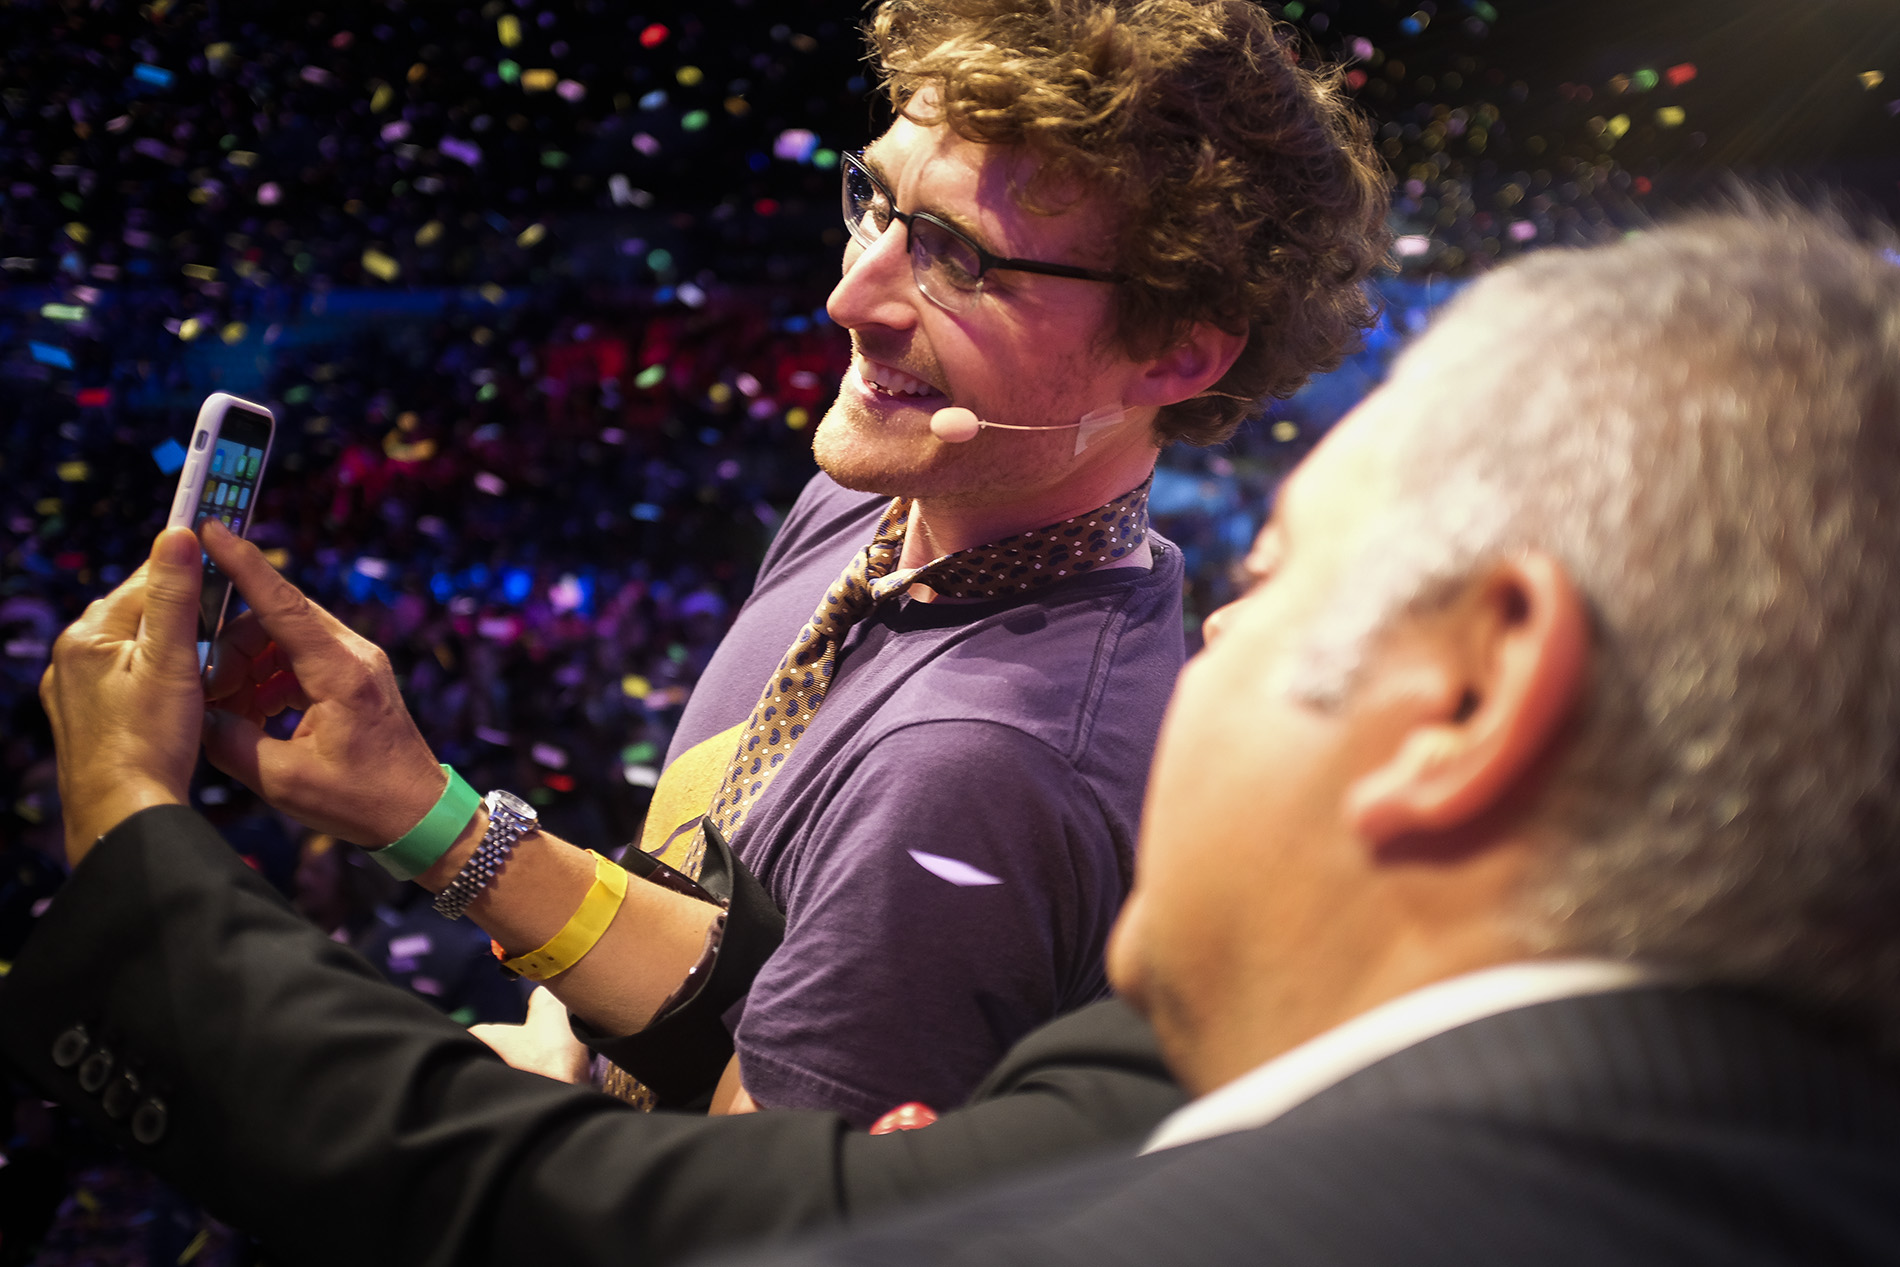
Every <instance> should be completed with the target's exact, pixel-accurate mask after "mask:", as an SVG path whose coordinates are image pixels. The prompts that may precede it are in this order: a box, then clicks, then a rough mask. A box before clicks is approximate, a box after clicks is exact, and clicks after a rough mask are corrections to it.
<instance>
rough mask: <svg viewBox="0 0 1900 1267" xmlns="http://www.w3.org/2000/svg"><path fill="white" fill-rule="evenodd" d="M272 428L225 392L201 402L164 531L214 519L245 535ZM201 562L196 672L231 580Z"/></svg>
mask: <svg viewBox="0 0 1900 1267" xmlns="http://www.w3.org/2000/svg"><path fill="white" fill-rule="evenodd" d="M276 429H277V423H276V420H275V419H274V418H272V417H271V412H270V410H268V409H266V408H264V406H262V405H258V404H253V403H252V402H250V401H248V400H240V399H239V398H237V397H236V396H232V395H229V394H227V393H225V392H213V393H212V394H211V395H210V396H208V397H206V398H205V403H204V405H203V406H202V407H200V408H199V410H198V422H197V425H196V426H194V427H193V428H192V432H191V441H190V443H189V444H188V445H187V446H186V457H185V468H184V470H182V471H180V472H179V475H178V491H177V492H176V493H175V494H174V495H173V496H172V511H171V516H170V518H169V519H167V520H166V526H167V527H173V528H190V529H191V530H192V531H193V532H196V531H197V530H198V525H200V524H202V523H203V522H204V521H205V520H207V519H213V518H215V519H217V520H219V521H220V522H222V523H223V524H224V526H225V527H227V528H229V529H230V530H231V531H232V532H233V533H234V534H236V535H237V536H240V537H242V536H244V535H245V533H246V531H247V530H248V529H249V527H250V523H251V517H252V515H253V514H254V513H255V512H256V509H257V498H258V494H259V493H260V492H261V491H262V488H263V477H264V464H265V463H266V462H268V461H269V460H270V448H271V439H272V437H273V435H274V434H275V433H276ZM203 558H204V590H203V592H202V593H201V595H200V597H199V600H198V667H199V668H201V669H202V668H203V667H204V664H205V660H206V658H207V657H208V656H209V655H210V654H211V645H212V643H213V642H214V641H215V640H216V638H217V636H218V629H219V628H220V626H222V625H223V623H224V612H225V608H226V607H227V606H229V604H230V601H231V582H230V579H229V578H228V577H226V576H225V575H224V573H222V572H220V571H219V570H218V567H217V565H216V564H215V563H213V562H212V561H211V556H210V555H204V556H203Z"/></svg>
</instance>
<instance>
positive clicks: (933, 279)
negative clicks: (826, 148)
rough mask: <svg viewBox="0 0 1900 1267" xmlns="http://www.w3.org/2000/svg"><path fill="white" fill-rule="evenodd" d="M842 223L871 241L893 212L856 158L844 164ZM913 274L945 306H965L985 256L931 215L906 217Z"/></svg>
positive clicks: (974, 291) (979, 286) (976, 290)
mask: <svg viewBox="0 0 1900 1267" xmlns="http://www.w3.org/2000/svg"><path fill="white" fill-rule="evenodd" d="M844 167H845V175H844V214H845V227H846V228H848V229H850V231H851V236H853V237H855V238H856V239H857V240H858V241H859V242H860V243H862V244H864V245H866V246H869V245H870V244H871V243H873V242H875V241H876V240H877V239H878V238H879V237H881V236H883V233H884V231H885V230H886V229H888V228H889V227H890V225H891V221H892V220H893V219H894V218H895V216H894V208H893V207H892V206H891V201H890V199H889V198H887V197H886V196H885V195H884V193H883V191H882V190H880V189H879V188H878V187H877V184H876V183H875V182H874V181H872V179H871V178H870V176H869V175H868V174H867V173H865V172H864V171H863V170H861V169H860V168H858V167H857V166H856V165H855V164H851V163H847V164H845V165H844ZM909 220H910V223H909V226H908V231H909V234H910V263H911V274H912V276H913V277H915V278H916V281H917V288H918V289H919V290H921V291H923V292H924V294H925V295H926V296H928V297H929V298H930V299H931V300H933V301H935V302H936V303H938V304H941V305H942V306H944V307H946V308H951V309H960V308H965V307H968V306H969V304H970V301H971V300H973V299H974V298H975V297H976V296H977V294H978V293H979V292H980V291H981V290H982V288H983V277H982V273H983V261H982V260H981V258H979V257H978V255H977V253H976V250H975V248H973V247H972V246H971V245H970V244H969V243H968V242H966V241H964V240H963V239H962V238H960V237H959V236H957V235H956V234H954V233H952V232H950V231H949V230H948V229H946V228H944V226H942V225H940V224H938V223H936V222H935V221H934V220H929V219H926V218H924V217H922V216H913V217H909Z"/></svg>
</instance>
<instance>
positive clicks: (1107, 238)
mask: <svg viewBox="0 0 1900 1267" xmlns="http://www.w3.org/2000/svg"><path fill="white" fill-rule="evenodd" d="M928 92H930V90H929V89H926V90H924V91H923V92H920V93H919V94H918V99H919V100H924V99H926V94H927V93H928ZM918 114H919V117H921V118H924V119H931V118H934V117H936V115H935V113H934V112H933V111H922V110H920V111H919V112H918ZM864 157H865V161H866V164H867V165H868V166H870V167H871V169H872V170H873V171H875V172H876V173H877V174H878V175H879V177H880V178H881V179H882V180H883V181H884V183H885V184H886V185H888V186H889V187H890V189H891V194H892V196H893V197H894V198H896V200H897V204H898V207H899V209H900V210H903V211H906V212H911V211H928V212H931V213H933V214H936V215H938V216H941V217H942V218H943V219H945V220H948V221H949V222H950V223H951V224H954V225H955V226H956V227H957V228H959V229H961V230H963V231H964V232H966V233H968V234H969V235H970V236H971V237H973V238H975V239H977V240H978V241H979V242H981V243H982V244H983V245H984V246H986V247H988V248H989V249H990V250H993V251H996V252H997V253H998V254H1002V255H1015V256H1023V257H1026V258H1027V257H1036V258H1049V259H1054V260H1058V261H1061V260H1064V259H1067V258H1070V257H1069V256H1067V255H1062V254H1055V255H1050V254H1048V253H1049V252H1051V251H1060V250H1062V249H1064V248H1067V249H1068V250H1069V251H1070V252H1072V253H1073V252H1076V251H1080V252H1081V253H1082V255H1083V256H1084V257H1086V258H1085V260H1084V262H1087V260H1091V259H1094V260H1099V259H1102V258H1104V257H1105V255H1106V254H1107V253H1108V252H1109V251H1110V249H1111V247H1110V245H1109V244H1110V243H1112V241H1113V233H1114V226H1115V217H1114V215H1113V212H1112V209H1111V208H1110V207H1108V206H1107V205H1106V204H1105V201H1104V200H1103V199H1101V198H1099V197H1097V196H1095V195H1094V194H1093V193H1092V192H1091V191H1089V190H1088V189H1087V188H1086V187H1084V186H1082V185H1080V184H1079V183H1078V182H1074V181H1061V180H1055V181H1051V180H1048V179H1042V180H1040V181H1039V180H1038V177H1039V176H1041V174H1042V164H1041V161H1040V160H1039V159H1038V158H1037V157H1036V155H1035V154H1033V153H1032V152H1031V151H1030V150H1029V149H1028V148H1026V147H1024V146H1017V145H986V144H980V143H978V142H976V141H972V140H969V139H967V138H965V137H962V136H959V135H958V134H957V133H956V131H955V130H954V129H952V128H951V127H950V126H949V125H948V124H946V123H940V122H939V123H929V122H923V123H920V122H918V121H917V119H915V118H912V117H910V116H909V115H900V116H899V117H898V118H897V120H896V121H895V122H893V123H892V124H891V126H890V127H889V128H888V129H887V130H886V131H885V132H884V134H883V135H882V136H880V137H878V138H877V140H875V141H873V142H871V144H870V145H868V146H866V147H865V151H864Z"/></svg>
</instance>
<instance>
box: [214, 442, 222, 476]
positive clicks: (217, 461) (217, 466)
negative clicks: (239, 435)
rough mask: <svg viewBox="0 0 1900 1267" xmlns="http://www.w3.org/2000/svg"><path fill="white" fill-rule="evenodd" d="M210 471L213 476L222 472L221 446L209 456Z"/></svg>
mask: <svg viewBox="0 0 1900 1267" xmlns="http://www.w3.org/2000/svg"><path fill="white" fill-rule="evenodd" d="M211 470H212V473H213V474H217V473H219V472H222V471H223V470H224V445H223V444H219V445H218V448H217V451H216V452H215V453H213V454H212V455H211Z"/></svg>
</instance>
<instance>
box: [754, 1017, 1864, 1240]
mask: <svg viewBox="0 0 1900 1267" xmlns="http://www.w3.org/2000/svg"><path fill="white" fill-rule="evenodd" d="M748 1261H752V1260H748ZM769 1261H770V1262H772V1263H778V1264H781V1265H789V1264H792V1263H798V1264H816V1263H827V1264H838V1263H903V1264H920V1265H921V1264H952V1263H956V1264H978V1263H981V1264H985V1265H986V1267H988V1265H990V1264H1031V1263H1033V1264H1037V1265H1038V1267H1041V1265H1044V1264H1053V1265H1057V1267H1060V1265H1062V1264H1088V1265H1089V1267H1112V1265H1114V1264H1137V1263H1139V1264H1162V1263H1165V1264H1202V1265H1206V1267H1215V1265H1219V1267H1229V1265H1231V1267H1239V1265H1240V1264H1250V1265H1251V1264H1271V1263H1302V1264H1305V1263H1328V1264H1354V1265H1358V1264H1384V1263H1391V1264H1400V1263H1403V1264H1408V1265H1411V1264H1438V1263H1443V1264H1448V1265H1449V1264H1460V1265H1464V1264H1474V1263H1536V1264H1572V1263H1574V1264H1591V1265H1592V1267H1595V1265H1599V1264H1623V1263H1672V1264H1675V1263H1708V1264H1724V1265H1728V1264H1750V1263H1761V1264H1768V1263H1775V1264H1793V1263H1830V1264H1833V1263H1893V1262H1896V1261H1900V1082H1897V1081H1896V1074H1895V1071H1894V1069H1893V1068H1891V1067H1890V1066H1886V1065H1883V1064H1882V1063H1881V1062H1880V1061H1879V1060H1878V1059H1877V1058H1876V1057H1875V1056H1874V1055H1873V1054H1872V1052H1871V1050H1870V1049H1869V1048H1868V1047H1866V1046H1865V1045H1863V1044H1860V1043H1857V1042H1856V1041H1854V1040H1853V1039H1851V1038H1846V1037H1843V1036H1841V1035H1838V1034H1835V1033H1831V1032H1830V1031H1829V1030H1828V1029H1827V1028H1825V1027H1823V1026H1819V1025H1816V1024H1812V1023H1810V1022H1808V1021H1805V1020H1803V1019H1802V1018H1800V1017H1797V1016H1794V1015H1792V1014H1790V1013H1788V1012H1786V1011H1783V1010H1781V1009H1779V1008H1778V1007H1776V1006H1775V1005H1773V1004H1770V1003H1767V1002H1765V1001H1763V1000H1760V999H1757V998H1753V997H1749V996H1746V995H1743V994H1740V993H1732V992H1725V991H1719V990H1713V989H1687V988H1681V989H1678V988H1644V989H1639V990H1631V991H1626V992H1621V993H1616V994H1606V995H1598V996H1594V997H1587V998H1577V999H1569V1000H1564V1001H1560V1002H1554V1003H1546V1004H1542V1005H1539V1006H1536V1007H1529V1008H1524V1009H1521V1010H1518V1011H1515V1012H1509V1013H1505V1014H1503V1015H1499V1016H1495V1017H1491V1018H1489V1019H1486V1020H1482V1021H1477V1022H1474V1023H1472V1024H1469V1025H1465V1026H1462V1027H1460V1028H1458V1029H1455V1030H1452V1031H1450V1032H1448V1033H1445V1034H1442V1035H1440V1036H1438V1037H1435V1038H1432V1039H1430V1040H1427V1041H1425V1042H1423V1043H1420V1044H1418V1045H1416V1046H1414V1047H1412V1048H1409V1049H1407V1050H1405V1051H1403V1052H1400V1053H1398V1054H1397V1055H1394V1056H1392V1057H1389V1058H1387V1059H1386V1060H1383V1061H1380V1062H1379V1063H1377V1064H1375V1065H1373V1066H1371V1067H1369V1068H1367V1069H1365V1070H1363V1071H1361V1072H1360V1073H1358V1074H1356V1075H1354V1076H1352V1077H1350V1078H1348V1079H1346V1080H1345V1081H1343V1082H1341V1083H1340V1084H1338V1085H1336V1086H1334V1087H1333V1088H1331V1089H1330V1090H1327V1091H1325V1092H1322V1093H1321V1094H1319V1095H1317V1096H1315V1097H1314V1098H1313V1099H1311V1100H1309V1101H1307V1102H1306V1103H1304V1104H1302V1105H1300V1106H1298V1107H1297V1108H1295V1109H1293V1110H1292V1111H1290V1112H1289V1113H1287V1114H1286V1115H1284V1116H1283V1117H1281V1118H1280V1119H1278V1120H1276V1121H1274V1122H1272V1123H1270V1124H1268V1125H1266V1126H1263V1127H1259V1128H1256V1129H1253V1130H1248V1131H1242V1132H1239V1133H1236V1134H1232V1135H1226V1136H1222V1137H1218V1138H1215V1139H1211V1140H1204V1141H1201V1142H1200V1143H1196V1144H1189V1145H1185V1146H1183V1147H1180V1148H1176V1149H1172V1150H1169V1151H1166V1152H1162V1153H1157V1154H1154V1155H1152V1156H1148V1157H1141V1158H1135V1159H1132V1160H1121V1161H1115V1162H1108V1163H1097V1164H1093V1165H1088V1166H1084V1167H1081V1168H1071V1169H1066V1170H1064V1171H1062V1172H1061V1173H1059V1174H1056V1175H1052V1176H1049V1177H1045V1178H1041V1179H1038V1180H1035V1181H1032V1182H1029V1183H1021V1184H1016V1185H1013V1186H1012V1187H1010V1188H1009V1189H1007V1190H999V1191H992V1192H990V1193H987V1194H981V1195H976V1196H971V1197H968V1198H967V1199H960V1200H957V1201H955V1202H952V1203H950V1204H947V1205H945V1206H944V1207H942V1208H941V1209H939V1210H936V1211H933V1212H930V1213H927V1214H919V1215H912V1216H908V1217H905V1218H902V1219H900V1220H898V1221H897V1222H895V1223H893V1224H891V1225H889V1226H886V1227H882V1228H875V1229H869V1230H864V1231H860V1232H854V1233H851V1234H848V1235H847V1236H846V1237H844V1238H843V1239H841V1240H837V1241H831V1242H827V1243H824V1244H822V1245H819V1246H815V1247H812V1248H810V1249H808V1250H807V1251H806V1252H804V1253H802V1254H797V1255H790V1256H786V1257H784V1258H777V1257H774V1258H770V1259H769Z"/></svg>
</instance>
